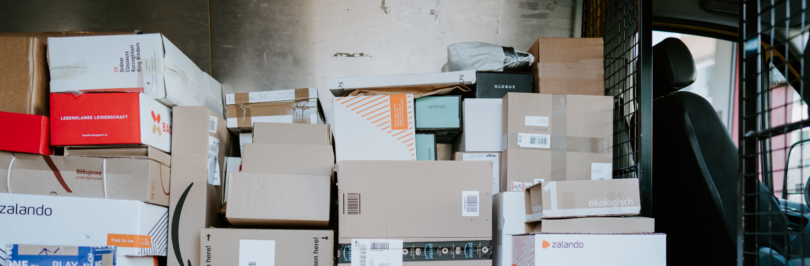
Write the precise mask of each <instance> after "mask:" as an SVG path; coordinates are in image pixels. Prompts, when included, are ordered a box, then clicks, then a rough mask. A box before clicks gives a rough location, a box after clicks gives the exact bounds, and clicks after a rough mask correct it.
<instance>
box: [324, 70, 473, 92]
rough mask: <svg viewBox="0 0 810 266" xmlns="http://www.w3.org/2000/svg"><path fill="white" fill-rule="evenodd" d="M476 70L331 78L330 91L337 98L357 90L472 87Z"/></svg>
mask: <svg viewBox="0 0 810 266" xmlns="http://www.w3.org/2000/svg"><path fill="white" fill-rule="evenodd" d="M475 79H476V75H475V70H464V71H452V72H439V73H427V74H409V75H381V76H365V77H344V78H330V79H329V90H330V91H331V92H332V94H334V95H335V96H341V95H346V93H349V92H352V91H354V90H355V89H372V88H385V87H410V86H427V85H446V86H448V87H450V86H453V85H472V84H475Z"/></svg>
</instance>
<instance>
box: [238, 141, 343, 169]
mask: <svg viewBox="0 0 810 266" xmlns="http://www.w3.org/2000/svg"><path fill="white" fill-rule="evenodd" d="M244 147H245V151H244V153H243V154H242V172H245V173H272V174H293V175H321V176H331V175H332V169H333V168H334V164H335V156H334V154H333V153H332V145H294V144H256V143H245V146H244Z"/></svg>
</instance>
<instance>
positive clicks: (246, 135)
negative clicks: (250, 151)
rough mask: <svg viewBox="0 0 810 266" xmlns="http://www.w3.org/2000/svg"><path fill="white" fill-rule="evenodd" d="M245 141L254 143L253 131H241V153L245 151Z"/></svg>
mask: <svg viewBox="0 0 810 266" xmlns="http://www.w3.org/2000/svg"><path fill="white" fill-rule="evenodd" d="M245 143H253V133H251V132H247V133H245V132H242V133H239V153H240V154H242V153H245Z"/></svg>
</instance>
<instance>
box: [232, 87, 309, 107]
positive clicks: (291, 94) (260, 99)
mask: <svg viewBox="0 0 810 266" xmlns="http://www.w3.org/2000/svg"><path fill="white" fill-rule="evenodd" d="M304 99H318V89H317V88H303V89H291V90H274V91H251V92H241V93H228V94H227V95H225V105H236V104H247V103H268V102H289V101H295V100H304Z"/></svg>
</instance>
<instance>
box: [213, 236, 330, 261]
mask: <svg viewBox="0 0 810 266" xmlns="http://www.w3.org/2000/svg"><path fill="white" fill-rule="evenodd" d="M200 238H202V239H203V241H202V243H201V244H200V247H199V248H200V261H201V262H203V263H202V264H201V265H205V266H218V265H256V266H260V265H262V266H274V265H278V266H282V265H312V266H316V265H334V260H333V253H332V252H333V251H334V245H335V244H334V243H335V239H334V232H333V231H332V230H261V229H213V228H211V229H203V230H202V232H200Z"/></svg>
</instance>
